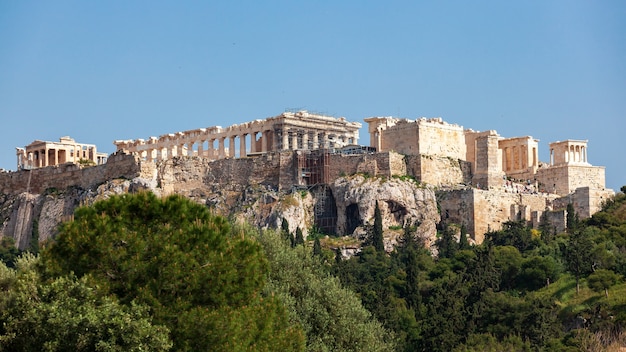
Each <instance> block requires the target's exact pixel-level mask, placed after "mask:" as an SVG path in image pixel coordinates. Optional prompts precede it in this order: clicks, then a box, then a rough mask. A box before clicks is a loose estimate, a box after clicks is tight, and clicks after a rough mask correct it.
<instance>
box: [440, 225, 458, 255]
mask: <svg viewBox="0 0 626 352" xmlns="http://www.w3.org/2000/svg"><path fill="white" fill-rule="evenodd" d="M437 249H438V250H439V258H452V257H454V254H455V253H456V252H457V251H458V250H459V243H458V242H457V241H456V240H455V238H454V231H453V230H452V228H451V227H450V226H448V227H446V228H445V229H444V230H443V233H442V234H441V237H440V238H439V239H438V240H437Z"/></svg>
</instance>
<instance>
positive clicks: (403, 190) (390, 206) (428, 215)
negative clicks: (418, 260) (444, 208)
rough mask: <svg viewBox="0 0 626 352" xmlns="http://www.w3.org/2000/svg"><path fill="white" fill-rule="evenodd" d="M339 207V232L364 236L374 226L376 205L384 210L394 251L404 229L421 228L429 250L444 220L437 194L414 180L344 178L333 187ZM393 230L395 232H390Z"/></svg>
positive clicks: (389, 244)
mask: <svg viewBox="0 0 626 352" xmlns="http://www.w3.org/2000/svg"><path fill="white" fill-rule="evenodd" d="M331 188H332V192H333V195H334V197H335V202H336V205H337V232H338V233H349V234H352V235H354V236H363V234H364V233H365V232H366V230H365V229H366V228H367V227H368V226H371V225H373V222H374V210H375V208H376V202H378V207H379V209H380V210H381V214H382V219H383V229H385V230H386V231H385V246H386V248H387V249H389V250H390V249H391V248H392V247H393V245H394V244H395V243H396V237H397V234H398V232H397V231H393V230H394V229H397V228H400V227H403V226H404V225H411V226H414V225H418V226H417V230H416V236H417V237H419V238H421V239H422V240H424V242H425V244H426V245H427V246H430V245H432V243H433V242H434V240H435V238H436V234H437V229H436V225H437V223H438V222H439V220H440V216H439V212H438V211H437V201H436V198H435V193H434V191H433V190H431V189H428V188H424V187H420V186H419V185H418V184H417V183H416V182H414V181H413V180H412V179H401V178H390V179H387V178H366V177H365V176H363V175H355V176H351V177H342V178H339V179H337V180H336V181H335V182H334V183H333V184H332V185H331ZM390 230H391V231H390Z"/></svg>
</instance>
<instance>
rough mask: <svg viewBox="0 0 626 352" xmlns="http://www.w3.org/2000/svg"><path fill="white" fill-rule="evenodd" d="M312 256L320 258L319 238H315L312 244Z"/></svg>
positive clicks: (320, 246)
mask: <svg viewBox="0 0 626 352" xmlns="http://www.w3.org/2000/svg"><path fill="white" fill-rule="evenodd" d="M313 255H315V256H318V257H321V256H322V244H321V243H320V239H319V237H315V242H313Z"/></svg>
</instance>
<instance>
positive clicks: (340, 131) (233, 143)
mask: <svg viewBox="0 0 626 352" xmlns="http://www.w3.org/2000/svg"><path fill="white" fill-rule="evenodd" d="M360 127H361V124H360V123H358V122H348V121H346V119H345V118H343V117H340V118H335V117H331V116H325V115H319V114H313V113H309V112H307V111H297V112H284V113H282V114H280V115H278V116H275V117H270V118H267V119H265V120H254V121H252V122H247V123H242V124H237V125H232V126H229V127H226V128H222V127H220V126H215V127H208V128H199V129H194V130H189V131H184V132H176V133H170V134H164V135H161V136H160V137H158V138H157V137H150V138H149V139H148V140H144V139H136V140H116V141H114V142H113V143H114V144H115V146H116V148H117V151H124V152H127V153H132V154H137V155H139V156H140V157H141V158H143V159H144V160H149V161H160V160H166V159H170V158H172V157H175V156H201V157H205V158H209V159H211V160H215V159H224V158H235V157H239V158H243V157H246V156H250V155H255V154H260V153H267V152H270V151H282V150H314V149H332V148H340V147H343V146H346V145H351V144H357V142H358V138H359V128H360Z"/></svg>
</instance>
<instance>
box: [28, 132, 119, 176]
mask: <svg viewBox="0 0 626 352" xmlns="http://www.w3.org/2000/svg"><path fill="white" fill-rule="evenodd" d="M16 154H17V168H18V170H22V169H33V168H39V167H46V166H55V165H59V164H64V163H67V162H72V163H78V162H81V161H82V160H88V161H91V162H93V163H94V164H96V165H101V164H104V163H105V162H106V160H107V156H108V154H107V153H98V151H97V149H96V146H95V145H94V144H85V143H77V142H76V141H75V140H74V139H72V138H70V137H68V136H66V137H61V138H60V139H59V141H58V142H47V141H40V140H36V141H34V142H32V143H31V144H29V145H27V146H26V147H24V148H19V147H18V148H16Z"/></svg>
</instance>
